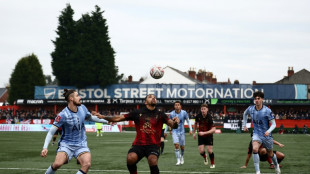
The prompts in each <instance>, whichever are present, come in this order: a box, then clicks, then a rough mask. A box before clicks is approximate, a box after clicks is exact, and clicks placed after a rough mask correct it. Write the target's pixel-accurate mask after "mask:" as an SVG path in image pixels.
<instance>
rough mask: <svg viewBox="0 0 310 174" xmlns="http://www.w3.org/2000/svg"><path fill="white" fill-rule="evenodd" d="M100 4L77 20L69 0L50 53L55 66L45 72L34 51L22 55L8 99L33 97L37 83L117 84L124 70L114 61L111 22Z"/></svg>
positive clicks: (66, 84)
mask: <svg viewBox="0 0 310 174" xmlns="http://www.w3.org/2000/svg"><path fill="white" fill-rule="evenodd" d="M103 13H104V11H102V10H101V9H100V7H99V6H95V10H94V11H92V12H91V13H90V14H89V13H86V14H83V15H82V16H81V18H80V19H78V20H74V19H73V15H74V10H73V9H72V7H71V5H70V4H67V6H66V8H64V9H63V10H62V11H61V14H60V16H59V17H58V27H57V30H56V34H57V36H56V38H55V39H54V40H52V42H53V44H54V46H55V49H54V51H53V52H52V53H51V57H52V62H51V66H52V70H53V75H54V76H55V80H54V81H52V80H51V76H50V75H46V76H44V74H43V71H42V66H41V64H40V62H39V59H38V57H37V56H36V55H35V54H34V53H32V54H31V55H28V56H25V57H23V58H21V59H20V60H19V61H18V62H17V64H16V65H15V68H14V70H13V72H12V74H11V78H10V81H9V82H10V90H9V99H8V100H9V101H8V102H9V103H10V104H13V103H14V101H16V100H17V99H20V98H23V99H33V98H34V86H45V85H46V84H48V85H49V84H54V85H62V86H76V87H77V88H82V87H86V86H91V85H100V86H101V87H104V86H107V85H110V84H116V83H118V82H119V81H120V79H122V77H123V74H120V75H119V74H118V67H117V66H116V65H115V51H114V49H113V48H112V46H111V41H110V37H109V34H108V25H107V24H106V19H105V18H104V17H103Z"/></svg>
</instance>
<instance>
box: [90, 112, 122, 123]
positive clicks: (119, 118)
mask: <svg viewBox="0 0 310 174" xmlns="http://www.w3.org/2000/svg"><path fill="white" fill-rule="evenodd" d="M91 114H92V115H95V116H97V117H98V118H100V119H105V120H107V121H110V122H120V121H125V120H126V118H125V116H124V115H115V116H106V115H101V114H99V113H98V112H95V111H92V112H91Z"/></svg>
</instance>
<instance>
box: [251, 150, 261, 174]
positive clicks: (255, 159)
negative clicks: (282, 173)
mask: <svg viewBox="0 0 310 174" xmlns="http://www.w3.org/2000/svg"><path fill="white" fill-rule="evenodd" d="M253 162H254V167H255V170H256V172H258V171H260V170H259V156H258V153H253Z"/></svg>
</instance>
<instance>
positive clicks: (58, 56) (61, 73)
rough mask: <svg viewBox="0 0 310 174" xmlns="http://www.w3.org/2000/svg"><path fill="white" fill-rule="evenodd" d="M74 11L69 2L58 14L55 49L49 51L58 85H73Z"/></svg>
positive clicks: (76, 37)
mask: <svg viewBox="0 0 310 174" xmlns="http://www.w3.org/2000/svg"><path fill="white" fill-rule="evenodd" d="M73 14H74V11H73V9H72V8H71V6H70V4H67V7H66V8H65V9H64V10H63V11H62V12H61V15H60V16H59V18H58V20H59V26H58V27H57V31H56V33H57V35H58V37H56V40H55V41H52V42H53V43H54V45H55V50H54V51H53V52H52V53H51V56H52V69H53V74H54V75H55V76H56V78H57V79H58V83H59V85H74V83H73V81H72V79H71V78H70V75H71V74H72V71H73V69H74V68H75V67H74V64H75V57H74V53H75V50H76V43H77V41H78V35H77V32H76V27H75V25H76V22H75V21H74V20H73Z"/></svg>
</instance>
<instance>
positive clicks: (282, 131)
mask: <svg viewBox="0 0 310 174" xmlns="http://www.w3.org/2000/svg"><path fill="white" fill-rule="evenodd" d="M279 134H284V126H283V124H281V125H280V128H279Z"/></svg>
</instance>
